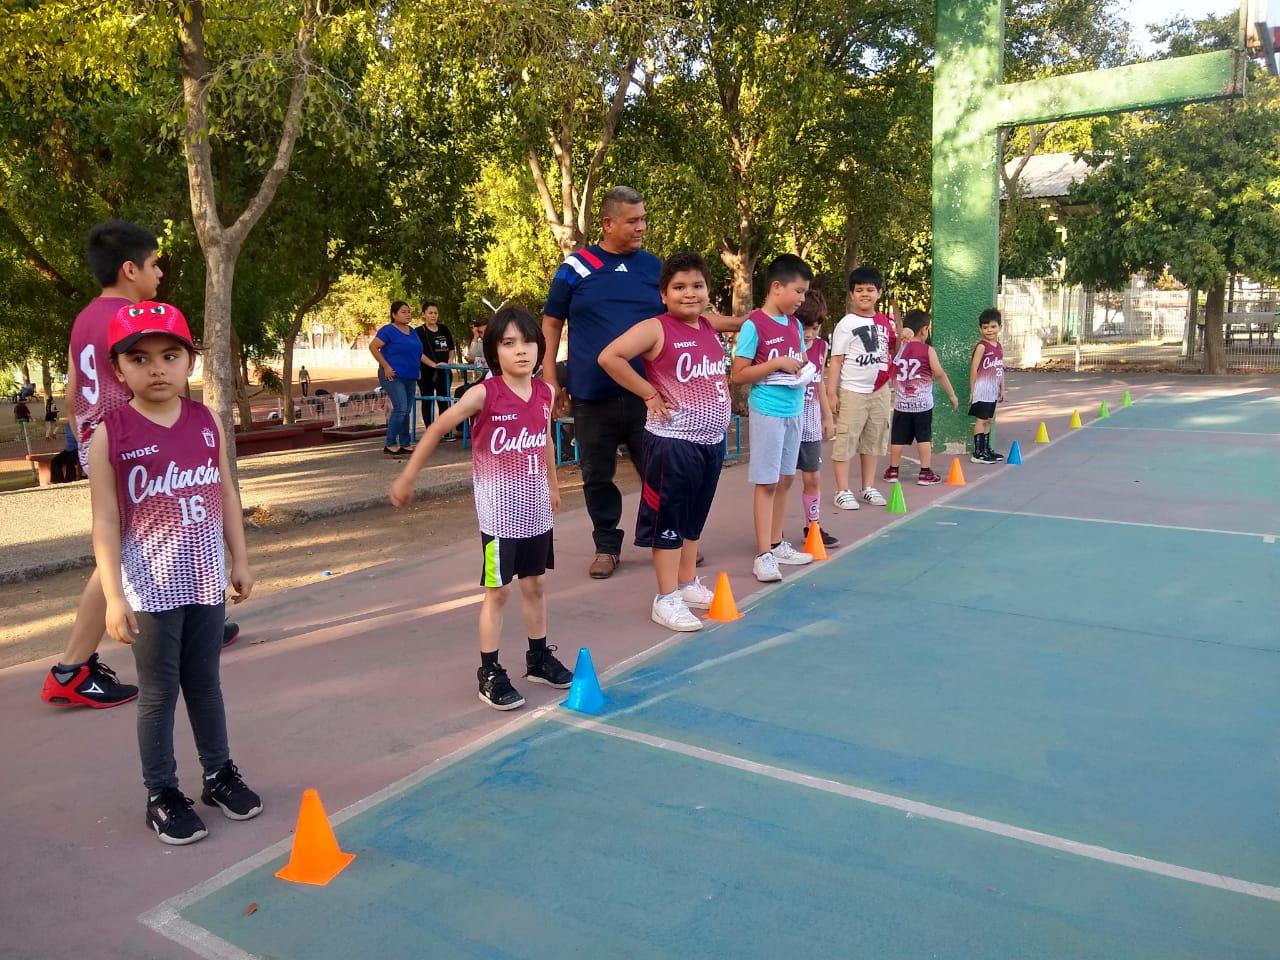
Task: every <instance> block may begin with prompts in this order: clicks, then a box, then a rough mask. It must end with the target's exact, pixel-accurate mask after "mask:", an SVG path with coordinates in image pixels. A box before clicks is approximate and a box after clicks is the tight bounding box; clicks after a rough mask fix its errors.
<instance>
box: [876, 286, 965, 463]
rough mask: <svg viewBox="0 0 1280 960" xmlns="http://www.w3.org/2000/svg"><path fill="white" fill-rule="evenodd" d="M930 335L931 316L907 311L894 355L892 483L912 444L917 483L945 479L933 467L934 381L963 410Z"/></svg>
mask: <svg viewBox="0 0 1280 960" xmlns="http://www.w3.org/2000/svg"><path fill="white" fill-rule="evenodd" d="M928 338H929V315H928V314H927V313H925V312H924V311H923V310H908V311H907V315H906V316H905V317H903V319H902V333H901V335H900V336H899V340H898V349H897V351H896V352H895V353H894V356H893V371H894V381H895V382H894V391H893V425H892V426H891V427H890V431H889V441H890V447H889V468H888V469H887V470H885V472H884V478H885V480H887V481H888V482H890V483H892V482H894V481H895V480H897V479H898V465H899V464H900V463H902V451H904V450H905V449H906V448H907V447H909V446H911V444H913V443H914V444H917V445H918V449H919V451H920V475H919V477H917V478H916V483H917V484H918V485H920V486H922V487H927V486H929V485H930V484H934V483H941V482H942V478H941V477H940V476H938V475H937V474H936V473H934V472H933V469H932V463H933V381H934V380H937V381H938V382H939V383H941V384H942V389H944V390H945V391H946V392H947V399H948V400H950V401H951V407H952V409H953V410H959V409H960V400H959V398H958V397H956V392H955V391H954V390H952V389H951V381H950V380H949V379H948V378H947V371H946V370H944V369H943V368H942V362H941V361H940V360H939V359H938V353H937V351H936V350H934V349H933V347H931V346H930V345H929V343H928Z"/></svg>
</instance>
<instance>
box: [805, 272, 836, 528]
mask: <svg viewBox="0 0 1280 960" xmlns="http://www.w3.org/2000/svg"><path fill="white" fill-rule="evenodd" d="M796 319H797V320H799V321H800V325H801V326H802V327H803V328H804V356H805V359H806V360H807V361H808V362H809V363H812V364H813V366H814V368H815V369H816V370H817V371H818V375H817V377H816V378H815V379H813V380H811V381H809V385H808V386H807V387H805V388H804V410H803V412H801V414H800V456H799V458H798V459H797V460H796V469H797V470H799V471H800V480H801V484H802V486H801V489H800V495H801V502H802V503H803V505H804V537H803V538H802V540H801V541H800V542H801V543H808V542H809V526H810V524H814V523H818V521H819V520H820V519H821V511H822V472H821V471H822V441H823V440H830V439H831V438H832V437H834V436H835V432H836V425H835V418H834V416H833V415H832V413H831V402H830V400H829V399H828V398H827V389H826V384H825V383H824V382H823V381H824V378H825V377H826V366H827V341H825V340H823V339H822V337H821V336H819V334H820V333H821V331H822V321H824V320H826V319H827V298H826V297H824V296H823V295H822V291H821V290H810V291H809V292H808V293H807V294H805V297H804V303H802V304H800V306H799V307H797V308H796ZM818 532H819V533H820V534H821V535H822V543H823V546H827V547H834V546H835V545H836V544H838V543H839V542H840V541H839V539H837V538H836V537H833V536H832V535H831V534H829V533H827V531H826V530H824V529H822V525H821V524H820V523H818Z"/></svg>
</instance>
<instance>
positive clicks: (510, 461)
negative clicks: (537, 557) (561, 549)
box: [471, 376, 554, 537]
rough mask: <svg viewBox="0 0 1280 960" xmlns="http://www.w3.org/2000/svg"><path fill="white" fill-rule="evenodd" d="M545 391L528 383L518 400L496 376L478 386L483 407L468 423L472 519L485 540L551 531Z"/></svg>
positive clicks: (540, 383)
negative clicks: (529, 389)
mask: <svg viewBox="0 0 1280 960" xmlns="http://www.w3.org/2000/svg"><path fill="white" fill-rule="evenodd" d="M550 421H551V388H550V387H549V386H547V384H546V383H545V382H544V381H542V380H534V381H533V393H531V394H530V395H529V399H528V400H521V399H520V397H518V396H517V395H516V393H515V391H513V390H512V389H511V388H510V387H509V386H507V381H506V380H504V379H503V378H502V377H501V376H493V377H490V378H489V379H488V380H486V381H484V406H483V407H482V408H481V410H480V412H479V413H478V414H476V415H475V416H474V417H473V418H472V420H471V471H472V480H473V486H474V490H475V500H476V519H477V520H479V522H480V532H481V533H484V534H488V535H489V536H491V537H536V536H540V535H541V534H544V533H546V532H547V531H548V530H550V529H551V527H552V525H553V522H554V521H553V519H552V516H551V491H550V489H549V488H548V486H547V430H548V428H549V424H550Z"/></svg>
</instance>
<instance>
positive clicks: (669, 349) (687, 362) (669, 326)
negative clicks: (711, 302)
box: [644, 313, 729, 444]
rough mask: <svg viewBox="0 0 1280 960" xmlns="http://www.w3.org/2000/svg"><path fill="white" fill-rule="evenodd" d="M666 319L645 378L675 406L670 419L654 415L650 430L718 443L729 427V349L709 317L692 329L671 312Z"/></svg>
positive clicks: (666, 434)
mask: <svg viewBox="0 0 1280 960" xmlns="http://www.w3.org/2000/svg"><path fill="white" fill-rule="evenodd" d="M658 319H659V320H660V321H661V322H662V349H661V350H660V351H658V355H657V356H656V357H654V358H653V359H652V360H646V361H644V371H645V377H647V378H648V380H649V382H650V383H651V384H653V386H654V388H655V389H656V390H657V391H658V392H659V393H661V394H662V395H663V396H664V397H666V398H667V399H668V400H670V401H671V402H672V404H674V405H675V409H674V410H672V411H671V412H670V414H671V420H670V422H669V423H664V422H662V421H661V420H660V419H659V418H658V417H656V416H654V414H653V413H650V414H649V418H648V420H647V421H646V422H645V425H644V427H645V429H646V430H648V431H649V432H650V433H652V434H654V435H655V436H658V437H673V438H674V439H676V440H688V441H689V442H691V443H703V444H715V443H720V442H721V441H722V440H724V434H725V431H726V430H728V429H729V387H728V385H727V383H726V381H725V371H726V362H725V354H724V347H723V346H722V345H721V343H720V338H719V337H718V336H716V332H715V329H714V328H713V327H712V326H711V324H710V323H708V322H707V319H706V318H705V317H699V318H698V325H697V326H696V327H691V326H689V325H688V324H687V323H683V322H681V321H680V320H677V319H676V318H675V317H673V316H672V315H671V314H669V313H664V314H662V315H661V316H660V317H658Z"/></svg>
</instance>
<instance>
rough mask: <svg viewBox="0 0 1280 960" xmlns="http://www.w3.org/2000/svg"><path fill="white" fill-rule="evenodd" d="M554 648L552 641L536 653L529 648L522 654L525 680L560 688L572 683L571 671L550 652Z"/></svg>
mask: <svg viewBox="0 0 1280 960" xmlns="http://www.w3.org/2000/svg"><path fill="white" fill-rule="evenodd" d="M555 649H556V645H555V644H554V643H553V644H550V645H548V646H547V647H546V648H544V649H543V650H541V651H540V652H538V653H534V652H533V651H532V650H530V651H529V652H528V653H526V654H525V655H524V665H525V671H524V676H525V679H526V680H532V681H533V682H534V683H545V684H546V685H547V686H549V687H559V688H560V689H561V690H563V689H564V688H565V687H567V686H569V684H571V683H573V671H572V670H570V669H569V668H568V667H566V666H565V665H564V664H563V663H561V662H560V661H559V660H557V659H556V657H555V654H554V653H553V652H552V651H554V650H555Z"/></svg>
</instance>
